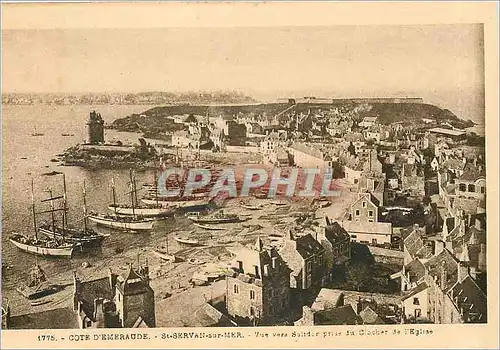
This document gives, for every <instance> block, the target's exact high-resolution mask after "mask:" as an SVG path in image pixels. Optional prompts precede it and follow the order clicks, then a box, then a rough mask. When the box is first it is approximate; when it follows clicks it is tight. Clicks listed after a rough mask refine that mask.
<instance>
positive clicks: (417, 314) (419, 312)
mask: <svg viewBox="0 0 500 350" xmlns="http://www.w3.org/2000/svg"><path fill="white" fill-rule="evenodd" d="M421 315H422V310H420V309H415V318H419V317H420V316H421Z"/></svg>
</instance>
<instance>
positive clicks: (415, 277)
mask: <svg viewBox="0 0 500 350" xmlns="http://www.w3.org/2000/svg"><path fill="white" fill-rule="evenodd" d="M405 272H406V273H409V274H410V280H411V281H419V280H420V279H422V278H424V277H425V266H424V264H422V262H421V261H420V260H418V259H415V260H413V261H412V262H410V263H409V264H408V265H406V266H405Z"/></svg>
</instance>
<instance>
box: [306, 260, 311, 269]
mask: <svg viewBox="0 0 500 350" xmlns="http://www.w3.org/2000/svg"><path fill="white" fill-rule="evenodd" d="M311 270H312V263H311V261H308V262H307V271H311Z"/></svg>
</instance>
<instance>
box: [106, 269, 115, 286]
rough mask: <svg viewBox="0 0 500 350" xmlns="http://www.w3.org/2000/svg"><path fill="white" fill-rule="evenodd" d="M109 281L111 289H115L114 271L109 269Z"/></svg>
mask: <svg viewBox="0 0 500 350" xmlns="http://www.w3.org/2000/svg"><path fill="white" fill-rule="evenodd" d="M108 281H109V286H110V287H111V289H113V288H114V287H115V286H114V285H113V283H114V282H113V271H112V270H111V268H110V267H109V268H108Z"/></svg>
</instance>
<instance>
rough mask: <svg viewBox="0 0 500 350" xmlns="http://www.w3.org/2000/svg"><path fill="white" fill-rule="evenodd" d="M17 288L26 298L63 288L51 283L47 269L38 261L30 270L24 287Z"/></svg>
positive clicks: (42, 295)
mask: <svg viewBox="0 0 500 350" xmlns="http://www.w3.org/2000/svg"><path fill="white" fill-rule="evenodd" d="M16 289H17V291H18V292H19V293H21V294H22V295H23V296H24V297H25V298H26V299H38V298H42V297H44V296H47V295H50V294H54V293H56V292H58V291H59V290H60V289H61V288H60V287H59V286H56V285H53V284H50V283H49V281H48V278H47V275H46V274H45V271H43V269H42V268H41V267H40V265H38V263H35V266H34V267H33V268H32V269H31V270H30V278H29V280H28V283H26V285H24V286H23V287H18V288H16Z"/></svg>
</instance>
